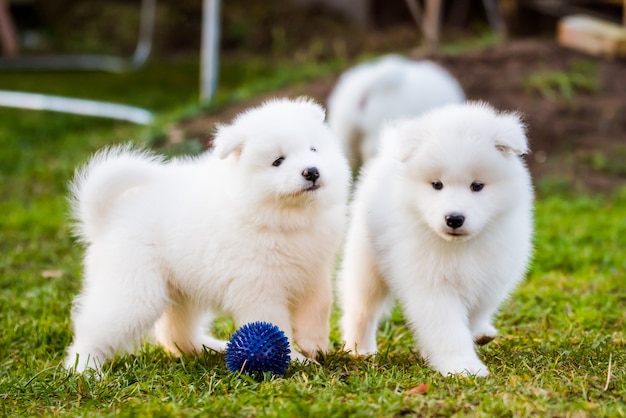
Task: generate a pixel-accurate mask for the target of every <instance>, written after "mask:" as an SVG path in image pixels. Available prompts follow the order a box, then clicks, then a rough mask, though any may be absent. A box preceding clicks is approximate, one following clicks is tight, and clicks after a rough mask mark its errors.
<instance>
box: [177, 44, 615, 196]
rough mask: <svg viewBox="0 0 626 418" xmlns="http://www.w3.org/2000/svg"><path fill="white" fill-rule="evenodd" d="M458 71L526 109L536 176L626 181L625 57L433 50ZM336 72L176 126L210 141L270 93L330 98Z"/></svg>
mask: <svg viewBox="0 0 626 418" xmlns="http://www.w3.org/2000/svg"><path fill="white" fill-rule="evenodd" d="M414 58H416V59H424V58H428V59H432V60H434V61H436V62H438V63H440V64H442V65H443V66H444V67H445V68H447V69H448V70H449V71H450V72H451V73H452V74H453V75H455V76H456V77H457V79H458V80H459V81H460V83H461V85H462V86H463V88H464V89H465V92H466V94H467V96H468V98H469V99H472V100H484V101H487V102H489V103H491V104H492V105H494V106H495V107H497V108H499V109H503V110H516V111H519V112H521V113H522V114H523V115H524V119H525V121H526V123H527V124H528V127H529V137H530V140H531V149H532V153H531V154H530V155H529V156H528V157H527V161H528V165H529V167H530V169H531V171H532V174H533V177H534V180H535V183H537V184H539V183H540V182H544V183H545V182H552V183H557V184H559V185H562V186H563V187H568V188H571V190H573V191H610V190H614V189H616V188H618V187H621V186H624V185H626V63H625V62H623V61H621V62H620V61H608V60H603V59H598V58H593V57H590V56H587V55H584V54H581V53H578V52H575V51H572V50H569V49H565V48H562V47H559V46H558V45H556V44H555V43H554V42H549V41H544V40H534V39H533V40H522V41H519V40H518V41H511V42H508V43H505V44H502V45H499V46H496V47H492V48H488V49H485V50H481V51H479V52H470V53H465V54H462V55H455V56H445V55H438V56H426V55H421V54H419V53H416V54H414ZM335 81H336V77H329V78H326V79H321V80H316V81H313V82H310V83H307V84H303V85H298V86H293V87H290V88H285V89H282V90H279V91H274V92H271V93H268V94H266V95H263V96H260V97H258V98H256V99H254V100H251V101H248V102H245V103H240V104H238V105H234V106H229V107H226V108H224V109H222V110H220V111H218V112H216V113H213V114H208V115H201V116H198V117H195V118H192V119H188V120H185V121H182V122H181V123H180V124H179V125H178V126H176V127H175V128H174V129H173V130H174V131H176V132H178V134H180V132H181V131H182V133H183V135H184V137H186V138H200V139H201V141H202V142H203V145H205V146H206V145H207V144H208V143H209V142H210V133H211V132H212V129H213V125H214V124H215V123H217V122H228V121H230V120H231V119H232V118H233V116H234V115H236V114H237V113H238V112H240V111H241V110H243V109H245V108H248V107H250V106H254V105H257V104H259V103H261V102H262V101H264V100H265V99H267V98H269V97H285V96H288V97H295V96H298V95H302V94H305V95H309V96H311V97H314V98H316V99H317V100H318V101H320V102H321V103H325V102H326V98H327V97H328V94H329V93H330V91H331V89H332V87H333V85H334V83H335Z"/></svg>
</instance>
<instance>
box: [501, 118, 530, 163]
mask: <svg viewBox="0 0 626 418" xmlns="http://www.w3.org/2000/svg"><path fill="white" fill-rule="evenodd" d="M498 119H499V126H498V135H497V137H496V140H495V142H496V148H497V149H498V150H499V151H501V152H503V153H510V152H512V153H514V154H516V155H524V154H527V153H528V138H526V125H524V122H522V119H521V116H520V115H519V114H518V113H502V114H500V115H498Z"/></svg>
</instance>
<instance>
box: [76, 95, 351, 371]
mask: <svg viewBox="0 0 626 418" xmlns="http://www.w3.org/2000/svg"><path fill="white" fill-rule="evenodd" d="M214 145H215V147H214V150H213V152H207V153H205V154H203V155H201V156H199V157H197V158H186V159H173V160H171V161H165V160H164V159H162V158H160V157H157V156H155V155H152V154H150V153H148V152H145V151H139V150H133V149H132V148H130V147H117V148H112V149H109V150H105V151H103V152H100V153H98V154H97V155H95V156H94V157H93V158H92V159H91V161H90V162H89V163H88V164H87V165H86V166H85V167H84V168H82V169H81V170H79V171H78V172H77V175H76V178H75V180H74V182H73V184H72V186H71V192H72V196H71V198H72V201H73V217H74V218H75V220H76V233H77V236H78V238H79V239H80V240H81V241H83V242H84V244H85V245H86V254H85V259H84V282H83V289H82V292H81V293H80V295H79V296H78V297H77V298H76V301H75V306H74V310H73V313H72V316H73V325H74V340H73V342H72V344H71V346H70V347H69V349H68V352H67V358H66V362H65V365H66V367H68V368H71V369H73V368H75V369H76V370H77V371H79V372H80V371H83V370H84V369H85V368H93V369H96V370H99V368H100V367H101V364H102V363H103V362H104V361H106V360H107V359H109V358H111V356H112V355H113V354H114V353H116V352H118V351H126V352H132V351H133V350H134V349H135V348H136V347H137V344H138V343H139V342H140V341H141V339H142V337H143V336H144V335H147V334H148V335H149V334H150V333H149V331H153V332H152V335H153V337H154V338H155V339H156V342H158V343H160V344H162V345H163V346H164V347H166V348H167V349H168V350H170V351H172V352H175V353H178V352H185V353H187V352H198V351H201V350H202V349H203V347H207V348H210V349H214V350H223V349H224V348H225V346H226V343H225V342H224V341H220V340H217V339H215V338H213V337H210V336H208V335H206V334H205V332H206V325H207V321H209V320H210V319H212V318H213V317H214V316H215V315H216V314H225V315H232V317H233V318H234V321H235V323H236V324H237V325H238V326H241V325H243V324H245V323H248V322H252V321H267V322H270V323H273V324H275V325H277V326H278V327H279V328H280V329H282V330H283V331H284V332H285V334H286V336H287V337H288V338H289V341H290V343H291V347H292V358H295V359H297V360H304V359H305V357H304V356H306V357H308V358H313V357H314V356H315V355H316V353H317V352H318V350H321V351H324V350H327V348H328V343H329V341H328V338H329V327H330V324H329V319H330V310H331V305H332V283H331V274H332V271H333V264H334V261H335V254H336V252H337V250H338V249H339V246H340V245H341V241H342V233H343V231H344V224H345V222H346V211H347V210H346V206H347V195H348V191H349V187H350V185H349V181H350V170H349V167H348V163H347V160H346V159H345V157H344V155H343V153H342V152H341V149H340V147H339V144H338V141H337V139H336V137H335V136H334V135H333V134H332V132H331V131H330V129H328V127H327V125H326V124H325V122H324V110H323V108H322V107H321V106H319V105H318V104H316V103H314V102H312V101H310V100H308V99H297V100H287V99H282V100H273V101H269V102H266V103H265V104H264V105H262V106H260V107H258V108H255V109H252V110H249V111H247V112H244V113H242V114H240V115H239V116H237V117H236V118H235V119H234V121H233V122H232V124H231V125H227V126H221V127H219V128H218V131H217V134H216V137H215V142H214ZM294 342H295V343H296V344H297V346H298V347H299V348H300V350H301V352H302V353H303V354H304V356H303V355H302V354H300V353H298V352H296V351H293V344H294Z"/></svg>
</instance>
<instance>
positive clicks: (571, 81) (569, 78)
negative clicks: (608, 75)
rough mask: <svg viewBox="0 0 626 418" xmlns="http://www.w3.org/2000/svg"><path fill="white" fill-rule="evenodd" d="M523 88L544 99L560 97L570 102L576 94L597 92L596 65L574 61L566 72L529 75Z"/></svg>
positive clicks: (585, 61) (598, 79)
mask: <svg viewBox="0 0 626 418" xmlns="http://www.w3.org/2000/svg"><path fill="white" fill-rule="evenodd" d="M525 87H526V89H527V91H530V92H533V91H536V92H538V93H539V94H540V95H541V96H543V97H544V98H546V99H555V98H558V97H561V98H564V99H566V100H572V99H573V98H574V96H575V94H576V93H595V92H596V91H598V89H599V88H600V77H599V74H598V65H597V63H595V62H593V61H587V60H579V61H575V62H574V63H572V65H571V66H570V68H569V69H568V70H567V71H546V72H541V73H536V74H532V75H530V76H529V77H528V79H527V80H526V83H525Z"/></svg>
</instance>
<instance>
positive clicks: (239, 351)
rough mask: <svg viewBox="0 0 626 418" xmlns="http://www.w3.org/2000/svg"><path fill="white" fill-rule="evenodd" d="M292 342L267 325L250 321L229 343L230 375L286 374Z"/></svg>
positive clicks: (227, 346)
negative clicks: (290, 343) (231, 373)
mask: <svg viewBox="0 0 626 418" xmlns="http://www.w3.org/2000/svg"><path fill="white" fill-rule="evenodd" d="M289 352H290V349H289V340H288V339H287V337H286V336H285V333H284V332H283V331H281V329H280V328H278V327H277V326H276V325H274V324H270V323H268V322H251V323H249V324H246V325H243V326H242V327H241V328H239V329H238V330H237V331H235V333H234V334H233V336H232V337H231V339H230V340H229V341H228V343H227V344H226V364H227V365H228V369H229V370H230V371H231V372H244V373H248V374H263V373H264V372H272V373H274V374H276V375H281V376H282V375H284V374H285V372H286V371H287V368H288V367H289V360H290V359H291V358H290V356H289Z"/></svg>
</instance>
